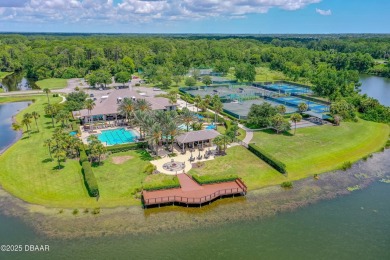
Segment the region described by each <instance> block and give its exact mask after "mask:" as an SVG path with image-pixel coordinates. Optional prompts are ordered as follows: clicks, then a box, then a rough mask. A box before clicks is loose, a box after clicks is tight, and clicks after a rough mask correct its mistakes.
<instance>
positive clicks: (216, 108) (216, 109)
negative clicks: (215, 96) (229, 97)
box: [213, 101, 223, 123]
mask: <svg viewBox="0 0 390 260" xmlns="http://www.w3.org/2000/svg"><path fill="white" fill-rule="evenodd" d="M213 109H214V112H215V122H216V123H218V121H217V120H218V119H217V115H218V114H219V113H221V112H222V110H223V104H222V102H221V101H216V102H214V104H213Z"/></svg>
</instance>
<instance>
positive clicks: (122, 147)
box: [106, 142, 146, 153]
mask: <svg viewBox="0 0 390 260" xmlns="http://www.w3.org/2000/svg"><path fill="white" fill-rule="evenodd" d="M145 144H146V143H145V142H139V143H131V144H117V145H113V146H107V147H106V149H107V152H111V153H120V152H127V151H130V150H137V149H140V148H143V147H145Z"/></svg>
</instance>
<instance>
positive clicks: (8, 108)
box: [0, 76, 390, 259]
mask: <svg viewBox="0 0 390 260" xmlns="http://www.w3.org/2000/svg"><path fill="white" fill-rule="evenodd" d="M362 82H363V86H362V91H364V93H368V91H371V92H370V93H371V94H370V95H372V96H374V95H378V96H377V97H375V96H374V97H375V98H378V99H379V98H381V102H382V103H384V104H388V105H389V103H386V102H387V101H388V99H386V98H382V96H386V95H390V94H388V93H389V91H390V87H389V86H388V85H387V84H389V83H388V82H387V83H386V80H385V79H383V78H378V77H371V76H370V77H366V78H362ZM378 86H380V90H378V89H377V87H378ZM374 90H375V91H374ZM379 93H382V94H379ZM27 105H28V103H27V102H21V103H12V104H4V105H0V130H1V132H0V134H1V136H0V137H1V138H0V150H1V147H6V146H7V145H9V144H10V143H12V140H14V138H16V133H15V132H13V131H12V130H11V129H10V125H11V122H12V118H11V116H12V114H14V113H16V112H17V111H18V110H20V109H23V108H25V107H26V106H27ZM387 152H388V151H387ZM384 155H386V154H384ZM385 158H386V157H385ZM382 162H384V161H383V159H382V161H379V162H377V161H375V162H373V163H372V165H371V166H370V168H369V170H372V172H376V171H378V170H377V169H375V167H374V165H378V164H379V163H382ZM386 163H388V162H386ZM360 167H361V166H359V165H358V166H357V169H355V171H357V172H359V171H360V169H361V168H360ZM371 167H372V168H371ZM385 169H387V170H388V169H390V168H389V167H388V166H386V167H385ZM387 170H386V171H387ZM381 171H382V170H381ZM386 173H387V176H390V172H386ZM0 174H1V173H0ZM329 176H330V177H329V178H334V177H332V176H333V175H329ZM322 178H323V177H321V179H322ZM336 183H338V181H336ZM294 185H295V184H294ZM294 189H296V188H295V187H294ZM250 197H251V196H250V195H249V194H248V200H252V202H253V200H254V198H250ZM389 197H390V184H387V183H381V182H378V181H377V182H375V183H373V184H372V185H371V186H369V187H368V188H366V189H362V190H357V191H353V192H352V193H351V194H348V195H345V196H339V197H336V198H335V199H331V200H322V201H320V202H317V203H314V202H313V203H311V204H310V205H308V206H306V207H300V208H298V209H296V210H294V211H292V212H284V213H279V214H276V215H274V216H270V217H261V216H260V215H259V217H258V218H255V219H245V218H243V220H241V221H231V220H228V219H226V216H225V215H224V214H225V213H226V212H225V211H220V212H221V214H220V215H219V216H218V219H219V222H220V223H219V224H218V225H207V227H206V226H204V225H202V224H201V223H199V222H198V218H199V215H200V214H205V215H204V216H208V217H209V216H210V214H208V215H207V214H206V213H202V212H199V213H198V214H195V215H193V216H191V215H190V214H188V215H189V219H192V221H193V223H192V224H193V225H195V226H197V228H193V229H186V230H184V231H182V230H180V229H172V230H168V231H163V232H161V231H156V232H154V233H151V234H142V233H141V234H138V235H134V234H125V235H122V234H121V235H119V234H118V235H103V236H100V237H95V238H85V237H82V236H81V237H78V238H68V239H60V238H51V237H48V236H45V235H43V234H42V233H40V232H39V233H38V232H37V231H36V230H35V229H33V228H32V226H31V225H28V224H26V223H28V221H27V222H25V221H24V220H22V218H23V217H26V218H28V214H27V215H24V216H21V218H19V217H10V216H9V215H5V214H3V213H2V212H5V211H7V210H8V207H6V206H4V205H7V204H1V203H0V231H1V232H0V244H1V245H3V244H12V245H26V244H27V245H30V244H34V245H49V246H50V252H48V253H26V252H23V253H16V252H12V253H5V252H0V259H53V258H60V259H64V258H77V259H90V258H94V259H129V258H131V259H134V258H141V259H161V258H163V259H390V250H389V245H390V203H389V201H388V199H387V198H389ZM260 199H264V197H260ZM0 202H1V197H0ZM243 205H244V204H243ZM1 206H2V207H3V208H1ZM228 207H231V209H232V210H234V211H235V212H236V214H243V213H244V212H242V213H240V210H239V209H240V208H242V206H240V204H236V205H234V206H233V205H232V206H228ZM222 209H223V208H222V207H221V210H222ZM185 210H186V209H183V210H180V211H177V213H175V211H173V212H170V213H168V212H166V211H163V212H161V213H159V212H157V213H156V212H155V213H153V214H151V216H148V215H147V214H145V217H144V218H145V221H146V222H147V221H152V219H155V218H159V217H158V216H163V215H165V216H166V215H167V214H170V215H169V217H172V218H171V219H170V222H173V223H177V225H181V224H182V223H181V222H180V221H176V219H175V218H177V220H179V219H180V218H181V217H182V215H183V214H184V213H183V212H184V211H185ZM223 210H226V206H225V208H224V209H223ZM30 214H31V213H30ZM158 214H162V215H158ZM192 214H193V213H192ZM126 216H127V217H128V218H135V217H136V216H135V215H133V214H130V213H129V214H128V215H126ZM195 216H196V217H195ZM148 218H150V219H149V220H148ZM61 219H62V218H61V217H59V218H58V220H56V221H57V222H61ZM161 219H164V218H161ZM244 219H245V220H244ZM41 221H43V220H41ZM74 221H78V220H76V219H75V220H74ZM92 221H93V220H92ZM205 221H207V220H205ZM198 223H199V224H198ZM120 224H121V225H123V223H120ZM168 224H169V223H167V225H168ZM171 224H172V223H171ZM133 225H136V224H133ZM161 225H162V226H163V225H164V223H161ZM123 228H125V227H123ZM96 229H97V230H98V229H99V226H98V225H96Z"/></svg>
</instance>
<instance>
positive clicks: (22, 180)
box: [0, 96, 91, 206]
mask: <svg viewBox="0 0 390 260" xmlns="http://www.w3.org/2000/svg"><path fill="white" fill-rule="evenodd" d="M7 99H8V100H9V99H10V98H7ZM15 99H16V98H15ZM31 99H35V103H33V104H32V105H30V106H29V107H28V108H26V109H25V110H23V112H22V113H21V114H19V115H18V116H17V117H16V119H17V121H19V122H20V121H21V118H22V117H23V114H24V113H27V112H29V113H31V112H32V111H37V112H38V113H39V114H40V115H41V117H40V119H39V120H38V126H39V128H40V130H41V131H40V132H39V133H38V132H36V127H35V123H34V122H33V123H32V124H31V125H32V127H33V132H32V133H31V137H29V138H28V135H27V134H24V136H23V138H22V139H21V140H20V141H18V142H17V143H16V144H14V145H13V146H12V147H11V148H10V149H9V150H7V151H6V152H5V153H4V154H3V155H1V156H0V173H1V174H0V184H1V185H2V187H3V188H4V189H5V190H7V191H9V192H10V193H12V194H14V195H15V196H17V197H19V198H21V199H23V200H25V201H28V202H31V203H38V204H45V205H54V206H62V205H67V204H68V205H69V204H71V203H73V202H76V204H77V203H79V202H80V200H81V201H84V202H88V201H90V200H91V199H90V198H89V197H88V195H87V192H86V190H85V188H84V185H83V180H82V176H81V174H80V170H81V168H80V166H79V163H78V161H76V160H67V161H66V162H65V163H63V165H64V166H65V168H64V169H62V170H55V169H54V167H55V166H56V162H52V161H50V160H49V159H50V157H49V153H48V150H47V148H46V147H43V141H44V140H45V139H47V138H49V137H51V134H52V131H53V128H51V125H50V118H45V117H44V112H43V110H44V105H45V104H46V102H47V99H46V96H34V97H33V98H31ZM1 100H3V99H2V98H0V102H1ZM60 100H61V98H51V101H52V102H53V103H54V102H59V101H60Z"/></svg>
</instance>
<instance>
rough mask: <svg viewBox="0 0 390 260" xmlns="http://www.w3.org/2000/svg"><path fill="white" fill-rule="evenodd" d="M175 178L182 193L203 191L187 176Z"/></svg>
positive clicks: (181, 175) (182, 175)
mask: <svg viewBox="0 0 390 260" xmlns="http://www.w3.org/2000/svg"><path fill="white" fill-rule="evenodd" d="M177 178H178V179H179V182H180V187H181V189H182V190H183V191H192V190H201V189H203V188H202V186H200V185H199V184H198V183H197V182H195V181H194V180H193V179H192V178H190V177H189V176H188V175H187V174H178V175H177Z"/></svg>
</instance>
